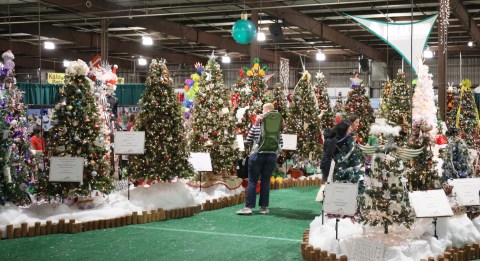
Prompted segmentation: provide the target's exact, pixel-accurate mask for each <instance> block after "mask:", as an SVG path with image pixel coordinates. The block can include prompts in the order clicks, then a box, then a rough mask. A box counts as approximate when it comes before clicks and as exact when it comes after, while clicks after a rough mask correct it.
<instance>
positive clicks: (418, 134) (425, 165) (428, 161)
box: [407, 61, 440, 190]
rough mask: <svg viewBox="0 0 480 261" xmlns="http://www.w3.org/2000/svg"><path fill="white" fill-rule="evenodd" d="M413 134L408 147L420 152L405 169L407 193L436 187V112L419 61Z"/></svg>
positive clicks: (430, 85) (426, 74)
mask: <svg viewBox="0 0 480 261" xmlns="http://www.w3.org/2000/svg"><path fill="white" fill-rule="evenodd" d="M412 103H413V109H412V121H413V124H412V130H411V135H410V139H409V141H408V145H409V147H410V148H413V149H422V150H423V152H422V154H420V155H419V156H418V157H416V158H415V159H414V160H413V161H412V162H410V163H409V165H408V168H407V178H408V187H409V189H410V190H429V189H434V188H437V187H439V185H440V184H439V182H438V174H437V173H436V171H435V165H436V162H435V161H434V160H433V153H432V150H431V146H432V145H433V143H434V141H435V136H436V134H437V118H436V113H437V108H436V106H435V101H434V93H433V81H432V75H431V74H429V72H428V66H426V65H424V64H423V61H419V69H418V80H417V82H416V87H415V93H414V94H413V102H412Z"/></svg>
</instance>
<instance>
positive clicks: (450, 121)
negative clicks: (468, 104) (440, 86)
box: [445, 83, 459, 129]
mask: <svg viewBox="0 0 480 261" xmlns="http://www.w3.org/2000/svg"><path fill="white" fill-rule="evenodd" d="M458 103H459V100H458V91H457V90H456V89H454V88H453V85H451V84H450V83H448V88H447V111H446V119H445V124H446V125H447V128H449V129H450V128H455V125H456V119H457V111H458Z"/></svg>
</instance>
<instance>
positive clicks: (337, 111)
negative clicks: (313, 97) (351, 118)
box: [333, 92, 345, 117]
mask: <svg viewBox="0 0 480 261" xmlns="http://www.w3.org/2000/svg"><path fill="white" fill-rule="evenodd" d="M337 115H340V117H344V116H345V104H344V103H343V97H342V92H338V96H337V100H336V101H335V106H333V116H334V117H336V116H337Z"/></svg>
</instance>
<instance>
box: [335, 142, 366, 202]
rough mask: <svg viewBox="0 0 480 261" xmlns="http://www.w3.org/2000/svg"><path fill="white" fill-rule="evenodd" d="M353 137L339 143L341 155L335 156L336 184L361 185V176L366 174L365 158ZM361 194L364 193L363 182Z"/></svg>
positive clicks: (359, 188)
mask: <svg viewBox="0 0 480 261" xmlns="http://www.w3.org/2000/svg"><path fill="white" fill-rule="evenodd" d="M354 144H355V141H354V140H353V137H352V136H350V135H347V136H346V137H345V138H344V141H342V142H337V147H338V151H339V153H338V154H336V155H335V162H336V164H335V171H334V172H333V180H334V181H335V182H349V183H359V181H360V176H361V175H363V174H364V173H365V167H364V158H363V155H362V152H361V150H360V149H358V148H356V147H355V145H354ZM358 190H359V193H360V194H361V193H363V190H364V186H363V182H360V183H359V186H358Z"/></svg>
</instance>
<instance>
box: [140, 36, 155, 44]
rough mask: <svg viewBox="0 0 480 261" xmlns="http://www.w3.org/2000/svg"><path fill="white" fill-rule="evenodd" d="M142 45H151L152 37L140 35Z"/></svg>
mask: <svg viewBox="0 0 480 261" xmlns="http://www.w3.org/2000/svg"><path fill="white" fill-rule="evenodd" d="M142 44H143V45H153V39H152V37H150V36H142Z"/></svg>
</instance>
